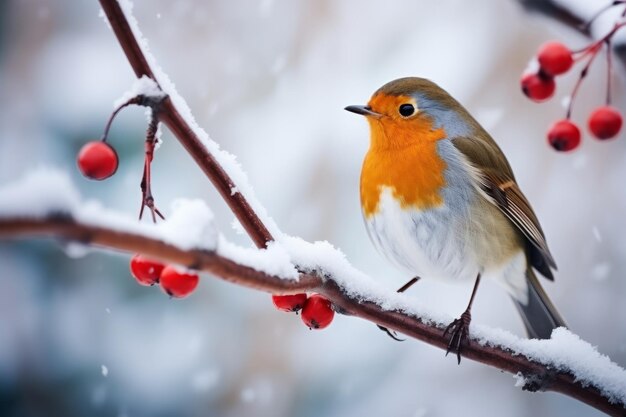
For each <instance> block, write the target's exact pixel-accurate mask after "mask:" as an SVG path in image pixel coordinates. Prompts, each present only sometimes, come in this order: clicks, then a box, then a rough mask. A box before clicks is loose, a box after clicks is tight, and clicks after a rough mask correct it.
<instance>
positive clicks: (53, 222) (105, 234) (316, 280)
mask: <svg viewBox="0 0 626 417" xmlns="http://www.w3.org/2000/svg"><path fill="white" fill-rule="evenodd" d="M100 4H101V5H102V8H103V10H104V12H105V14H106V17H107V18H108V20H109V22H110V24H111V27H112V29H113V31H114V33H115V35H116V36H117V38H118V41H119V43H120V45H121V46H122V48H123V50H124V52H125V54H126V56H127V58H128V60H129V62H130V64H131V66H132V67H133V70H134V71H135V74H136V75H137V77H141V76H142V75H147V76H149V77H151V78H152V79H154V80H155V81H156V82H157V83H158V82H159V80H158V79H157V77H155V72H154V71H153V68H151V67H150V65H149V62H148V61H149V60H148V59H147V55H146V54H145V53H144V51H143V50H142V48H141V46H140V45H139V43H138V42H137V39H136V37H135V34H134V33H133V30H132V29H131V26H130V25H129V22H128V20H127V18H126V16H125V15H124V12H123V11H122V8H121V7H120V4H119V3H118V1H116V0H100ZM164 91H165V92H166V93H168V94H171V93H174V92H173V91H167V90H164ZM160 116H161V118H162V121H163V122H164V123H165V124H166V125H167V126H168V127H169V128H170V130H172V132H173V134H174V136H176V138H177V139H178V140H179V141H180V142H181V143H182V144H183V146H184V147H185V148H186V150H187V151H188V152H189V154H190V155H191V156H192V157H193V159H194V160H195V161H196V163H197V164H198V165H199V166H200V168H201V169H202V170H203V171H204V173H205V174H206V175H207V177H208V178H209V179H210V180H211V182H212V183H213V185H214V186H215V187H216V188H217V189H218V191H219V192H220V194H221V195H222V197H223V198H224V200H225V201H226V202H227V204H228V205H229V206H230V208H231V209H232V211H233V213H234V214H235V216H236V217H237V219H238V220H239V221H240V223H241V224H242V225H243V227H244V228H245V230H246V231H247V233H248V234H249V235H250V237H251V238H252V240H253V241H254V243H255V244H256V245H257V247H260V248H263V247H265V245H266V243H267V242H269V241H271V240H272V239H273V237H272V235H271V234H270V232H269V230H268V228H267V227H266V225H265V224H263V222H262V221H261V219H260V218H259V216H258V215H257V214H256V213H255V212H254V210H253V209H252V206H251V205H250V203H249V202H248V201H247V200H246V198H245V197H244V196H243V195H242V194H241V193H233V192H232V190H233V189H235V184H234V182H233V181H232V179H231V177H230V176H229V175H228V174H227V173H226V171H225V170H224V169H223V168H222V166H221V165H220V164H219V163H218V162H217V160H216V158H215V157H214V156H213V155H212V154H211V153H210V152H209V151H208V149H207V148H206V147H205V146H204V144H203V142H202V140H201V139H200V137H199V136H198V134H197V132H196V131H194V129H193V128H192V126H191V125H190V123H189V122H187V121H186V120H185V119H184V118H183V117H182V115H181V112H180V109H178V108H177V107H176V106H175V104H174V102H173V100H172V99H171V98H167V99H166V100H165V101H164V102H163V108H162V112H161V113H160ZM18 235H21V236H24V235H28V236H43V235H47V236H56V237H62V238H65V239H70V240H75V241H78V242H82V243H85V244H91V245H94V246H100V247H106V248H111V249H118V250H123V251H130V252H141V253H143V254H146V255H148V256H153V257H158V258H160V259H163V260H166V261H170V262H176V263H180V264H183V265H188V266H193V267H194V268H198V269H201V270H203V271H207V272H210V273H212V274H214V275H216V276H219V277H221V278H223V279H225V280H228V281H230V282H233V283H236V284H240V285H244V286H247V287H251V288H256V289H260V290H263V291H268V292H272V293H281V292H292V291H302V290H307V291H316V292H319V293H322V294H324V295H325V296H326V297H327V298H329V299H330V300H331V302H332V303H333V304H334V305H335V306H336V307H337V308H338V309H339V310H341V311H342V312H345V313H347V314H351V315H354V316H357V317H361V318H363V319H365V320H369V321H372V322H374V323H376V324H379V325H382V326H385V327H387V328H389V329H392V330H396V331H398V332H400V333H403V334H405V335H407V336H410V337H413V338H415V339H418V340H422V341H424V342H427V343H429V344H431V345H433V346H436V347H439V348H441V349H445V348H446V346H447V339H446V338H445V337H444V335H443V329H442V326H441V325H440V324H437V323H432V322H431V321H426V320H423V319H421V318H420V317H418V316H417V315H416V314H410V313H407V312H406V311H392V310H389V309H384V308H383V307H381V306H380V305H379V304H378V303H377V302H376V300H375V299H374V298H372V297H369V298H368V297H364V296H363V295H354V294H352V293H350V294H348V292H347V291H346V290H345V289H343V288H342V287H341V286H340V285H339V284H338V282H342V281H339V278H341V277H325V276H323V275H321V274H317V275H316V274H302V275H301V276H300V280H299V281H286V280H284V279H282V278H280V277H276V276H271V275H268V274H265V273H262V272H258V271H256V270H254V269H252V268H250V267H246V266H243V265H239V264H237V263H235V262H233V261H231V260H228V259H226V258H224V257H221V256H219V255H218V254H216V253H215V252H206V251H198V250H191V251H189V250H181V249H179V248H176V247H175V246H172V245H169V244H166V243H164V242H162V241H158V240H154V239H151V238H149V237H147V236H142V235H139V234H134V233H131V232H122V231H113V230H108V229H106V228H103V227H97V226H93V225H89V224H83V223H80V222H77V221H76V220H74V219H73V218H67V217H61V218H59V217H58V216H57V217H48V218H43V219H29V220H24V219H20V218H4V219H0V236H4V237H7V236H10V237H12V236H18ZM386 296H387V297H388V299H394V297H397V295H396V294H394V293H392V292H389V294H386ZM542 342H543V343H549V342H550V341H542ZM463 356H464V357H466V358H468V359H472V360H476V361H478V362H482V363H485V364H488V365H490V366H493V367H496V368H498V369H500V370H503V371H507V372H510V373H513V374H521V375H522V376H524V377H525V380H526V383H525V385H524V388H525V389H528V390H533V391H555V392H560V393H563V394H566V395H568V396H571V397H573V398H576V399H577V400H579V401H582V402H585V403H587V404H589V405H591V406H593V407H595V408H597V409H599V410H601V411H604V412H606V413H608V414H611V415H624V414H625V413H626V409H625V408H624V404H623V402H619V403H618V402H616V401H617V400H615V399H614V398H609V397H608V396H604V395H602V393H601V391H600V389H599V387H596V386H594V385H593V384H591V383H589V382H588V381H587V382H586V383H585V385H584V386H583V383H581V382H577V380H576V377H575V376H574V374H573V373H572V372H568V371H556V370H555V365H554V364H542V363H540V362H539V361H537V360H530V359H528V358H527V357H526V356H524V354H519V352H516V351H515V350H514V349H513V348H512V347H511V346H509V347H507V346H506V345H505V344H504V343H503V342H497V341H494V340H492V341H489V340H482V341H481V342H480V343H479V342H478V341H477V339H476V336H475V335H474V334H473V335H472V339H471V340H470V341H469V343H468V345H467V347H466V348H465V349H464V350H463ZM620 398H621V397H620Z"/></svg>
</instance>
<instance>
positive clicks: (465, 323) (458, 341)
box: [443, 311, 472, 364]
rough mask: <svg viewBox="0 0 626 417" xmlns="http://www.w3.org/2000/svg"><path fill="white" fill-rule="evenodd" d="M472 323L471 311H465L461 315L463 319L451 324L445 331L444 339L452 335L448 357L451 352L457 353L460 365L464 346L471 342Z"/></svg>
mask: <svg viewBox="0 0 626 417" xmlns="http://www.w3.org/2000/svg"><path fill="white" fill-rule="evenodd" d="M471 321H472V315H471V314H470V312H469V311H465V312H464V313H463V314H461V317H459V318H458V319H456V320H454V321H453V322H452V323H450V324H449V325H448V327H446V329H445V330H444V331H443V336H444V337H446V336H447V335H448V334H450V340H449V341H448V348H447V349H446V356H448V354H449V353H450V352H453V353H456V359H457V363H458V364H461V351H462V350H463V346H464V345H466V344H467V343H468V341H469V325H470V322H471Z"/></svg>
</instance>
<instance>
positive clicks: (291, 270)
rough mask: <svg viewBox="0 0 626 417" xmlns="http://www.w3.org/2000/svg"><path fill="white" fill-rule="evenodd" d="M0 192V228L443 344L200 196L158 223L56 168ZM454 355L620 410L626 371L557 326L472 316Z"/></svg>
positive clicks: (398, 307) (300, 247)
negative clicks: (226, 218) (128, 257)
mask: <svg viewBox="0 0 626 417" xmlns="http://www.w3.org/2000/svg"><path fill="white" fill-rule="evenodd" d="M0 196H2V199H1V200H0V238H15V237H46V236H50V237H54V238H58V239H62V240H66V241H71V242H74V243H77V244H80V245H84V246H90V247H99V248H105V249H112V250H118V251H124V252H129V253H137V252H139V253H142V254H144V255H147V256H149V257H153V258H158V259H160V260H162V261H167V262H173V263H177V264H180V265H184V266H187V267H189V268H193V269H197V270H200V271H204V272H207V273H210V274H211V275H213V276H215V277H219V278H221V279H224V280H226V281H229V282H232V283H234V284H237V285H242V286H246V287H249V288H253V289H257V290H261V291H266V292H270V293H274V294H278V293H285V294H287V293H295V292H302V291H309V292H318V293H321V294H323V295H325V296H326V297H327V298H328V299H329V300H331V302H332V303H333V305H334V306H335V307H336V308H337V309H338V310H339V311H341V312H343V313H345V314H347V315H353V316H356V317H360V318H363V319H366V320H369V321H372V322H374V323H376V324H379V325H382V326H385V327H387V328H389V329H393V330H395V331H398V332H400V333H402V334H405V335H407V336H410V337H413V338H415V339H418V340H422V341H424V342H427V343H429V344H432V345H434V346H437V347H439V348H442V349H445V347H446V345H447V340H446V338H445V337H444V335H443V329H444V328H445V323H448V322H449V320H450V318H449V317H446V316H444V315H441V314H438V313H437V312H434V311H428V310H426V309H424V308H423V307H422V306H420V305H419V304H417V303H416V302H415V300H414V299H412V298H411V297H409V296H406V295H404V294H398V293H395V292H393V291H392V290H390V289H387V288H384V287H383V286H381V285H379V284H378V283H377V281H375V280H373V279H371V278H370V277H368V276H367V275H365V274H363V273H361V272H359V271H358V270H356V269H355V268H353V267H352V266H351V265H350V264H349V263H348V262H347V261H346V260H345V258H344V257H343V255H342V254H341V253H340V252H338V251H337V250H336V249H334V248H333V247H332V246H330V245H329V244H327V243H326V242H316V243H313V244H311V243H307V242H304V241H302V240H300V239H297V238H292V237H289V236H285V235H281V237H280V239H279V241H277V242H274V243H271V244H270V245H268V247H267V248H264V249H252V248H242V247H238V246H236V245H234V244H232V243H230V242H228V241H227V240H226V239H224V237H222V236H221V235H220V234H219V233H218V231H217V230H216V229H215V227H214V224H213V215H212V213H211V211H210V209H209V208H208V207H207V206H206V205H205V204H204V203H203V202H201V201H199V200H179V201H176V202H175V203H174V205H173V209H172V210H171V215H170V216H169V218H168V220H167V221H165V222H163V223H160V224H148V223H138V222H137V221H136V220H135V219H133V218H131V217H130V216H128V215H125V214H123V213H117V212H113V211H110V210H107V209H104V208H103V207H102V206H101V205H100V204H99V203H97V202H94V201H83V200H82V199H81V198H80V196H79V195H78V192H77V191H76V189H75V188H74V187H73V186H72V185H71V184H70V183H69V180H68V179H67V176H65V175H63V174H62V173H58V172H56V171H38V172H34V173H31V174H30V175H29V176H28V177H26V178H25V179H23V180H22V181H19V182H17V183H14V184H10V185H8V186H5V187H0ZM190 223H193V226H192V225H191V224H190ZM296 264H297V265H299V268H298V269H300V270H303V271H305V272H298V269H296V267H295V266H294V265H296ZM463 356H465V357H466V358H468V359H473V360H476V361H479V362H482V363H486V364H488V365H491V366H494V367H496V368H499V369H501V370H503V371H507V372H510V373H512V374H513V375H515V377H516V379H517V384H519V385H520V386H522V387H523V388H524V389H526V390H531V391H555V392H561V393H564V394H566V395H569V396H571V397H573V398H576V399H578V400H581V401H584V402H586V403H588V404H590V405H592V406H594V407H596V408H598V409H600V410H602V411H605V412H607V413H609V414H612V415H623V414H624V412H625V408H624V405H625V404H626V371H625V370H623V369H622V368H620V367H619V366H618V365H617V364H615V363H613V362H611V360H610V359H609V358H608V357H607V356H605V355H601V354H600V353H599V352H598V351H597V350H596V349H595V348H594V347H593V346H591V345H590V344H588V343H587V342H585V341H583V340H581V339H580V338H579V337H578V336H576V335H575V334H572V333H571V332H569V331H568V330H566V329H563V328H561V329H557V330H555V332H554V333H553V335H552V338H551V339H550V340H527V339H522V338H519V337H517V336H514V335H512V334H510V333H508V332H506V331H503V330H498V329H491V328H488V327H484V326H480V325H477V326H473V327H472V334H471V341H470V343H469V345H468V346H467V348H466V349H465V350H464V351H463Z"/></svg>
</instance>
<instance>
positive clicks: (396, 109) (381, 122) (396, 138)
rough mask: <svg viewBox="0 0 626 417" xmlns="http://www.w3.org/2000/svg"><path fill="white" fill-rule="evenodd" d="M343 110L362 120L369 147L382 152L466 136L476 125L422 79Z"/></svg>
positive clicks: (404, 81)
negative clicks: (366, 125) (368, 133)
mask: <svg viewBox="0 0 626 417" xmlns="http://www.w3.org/2000/svg"><path fill="white" fill-rule="evenodd" d="M346 110H348V111H351V112H353V113H357V114H361V115H363V116H365V117H366V118H367V120H368V122H369V124H370V128H371V146H372V147H373V148H379V149H386V148H395V147H403V146H407V145H410V144H413V143H418V142H420V141H436V140H440V139H444V138H446V137H448V138H452V137H456V136H463V135H469V134H471V132H472V131H473V130H474V129H476V126H477V123H476V122H475V121H474V119H473V118H472V117H471V116H470V115H469V113H467V111H466V110H465V109H464V108H463V106H461V105H460V104H459V103H458V102H457V101H456V100H455V99H454V98H453V97H452V96H451V95H450V94H448V93H447V92H446V91H445V90H443V89H442V88H441V87H439V86H438V85H437V84H435V83H433V82H432V81H429V80H427V79H424V78H417V77H407V78H400V79H397V80H394V81H391V82H389V83H387V84H385V85H384V86H382V87H381V88H379V89H378V90H377V91H376V92H375V93H374V94H373V95H372V98H371V99H370V101H369V102H368V103H367V105H366V106H348V107H346Z"/></svg>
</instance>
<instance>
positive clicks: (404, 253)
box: [365, 188, 482, 280]
mask: <svg viewBox="0 0 626 417" xmlns="http://www.w3.org/2000/svg"><path fill="white" fill-rule="evenodd" d="M365 224H366V226H367V231H368V233H369V236H370V238H371V240H372V241H373V242H374V245H375V246H376V248H377V249H378V250H379V251H380V252H381V253H383V254H384V255H385V256H386V257H387V258H388V259H389V260H390V261H391V262H393V263H394V264H396V265H397V266H399V267H401V268H402V269H404V270H406V271H407V272H408V273H410V274H412V275H418V276H420V277H429V278H435V279H444V280H471V279H475V278H476V275H478V273H479V272H482V268H481V266H480V265H479V263H478V261H477V257H476V256H475V254H474V253H473V250H472V245H471V244H470V242H469V241H468V239H467V237H468V236H469V233H468V229H469V228H470V227H471V224H470V219H469V213H468V215H459V213H456V215H455V216H453V215H452V213H451V211H450V209H448V208H445V207H442V208H436V209H429V210H426V211H418V210H415V209H402V208H401V207H400V204H399V203H398V202H397V200H395V199H394V198H393V196H392V192H391V190H390V189H388V188H384V189H383V190H382V191H381V196H380V202H379V210H378V212H377V213H376V214H374V215H373V216H371V217H370V218H365Z"/></svg>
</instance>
